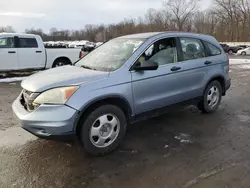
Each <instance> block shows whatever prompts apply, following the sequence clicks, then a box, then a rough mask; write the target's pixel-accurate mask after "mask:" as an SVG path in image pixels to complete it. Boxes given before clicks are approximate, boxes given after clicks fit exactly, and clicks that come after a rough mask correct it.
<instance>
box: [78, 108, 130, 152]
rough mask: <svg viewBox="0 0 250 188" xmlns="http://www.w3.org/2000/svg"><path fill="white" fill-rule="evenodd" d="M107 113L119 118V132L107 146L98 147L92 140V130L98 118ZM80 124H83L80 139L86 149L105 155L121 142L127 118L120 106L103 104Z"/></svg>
mask: <svg viewBox="0 0 250 188" xmlns="http://www.w3.org/2000/svg"><path fill="white" fill-rule="evenodd" d="M106 114H113V115H114V116H116V118H117V119H118V120H119V122H120V128H119V133H117V134H118V135H117V137H116V138H115V139H114V141H113V142H112V143H111V144H110V145H108V146H107V147H97V146H96V145H94V144H93V143H92V141H91V136H90V131H91V128H92V125H93V124H94V123H95V122H96V120H97V119H98V118H99V117H101V116H103V115H106ZM79 126H81V130H80V134H79V136H80V141H81V143H82V144H83V147H84V149H85V150H86V151H87V152H88V153H90V154H92V155H104V154H107V153H109V152H112V151H113V150H115V149H116V148H117V147H118V145H119V144H120V143H121V141H122V139H123V137H124V135H125V133H126V128H127V120H126V116H125V114H124V112H123V111H122V110H121V109H120V108H119V107H117V106H114V105H103V106H100V107H98V108H96V109H95V110H94V111H92V112H91V113H90V114H89V115H88V117H87V118H86V119H85V120H81V121H80V124H79Z"/></svg>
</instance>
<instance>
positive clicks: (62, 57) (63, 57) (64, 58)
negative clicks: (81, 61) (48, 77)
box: [52, 56, 72, 67]
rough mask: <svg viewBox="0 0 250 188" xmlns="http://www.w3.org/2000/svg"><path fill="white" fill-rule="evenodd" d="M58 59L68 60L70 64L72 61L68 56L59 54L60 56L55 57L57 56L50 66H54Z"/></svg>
mask: <svg viewBox="0 0 250 188" xmlns="http://www.w3.org/2000/svg"><path fill="white" fill-rule="evenodd" d="M58 60H66V61H68V62H69V65H72V62H71V60H70V59H69V58H68V57H65V56H61V57H57V58H56V59H55V60H54V61H53V64H52V67H55V63H56V62H57V61H58Z"/></svg>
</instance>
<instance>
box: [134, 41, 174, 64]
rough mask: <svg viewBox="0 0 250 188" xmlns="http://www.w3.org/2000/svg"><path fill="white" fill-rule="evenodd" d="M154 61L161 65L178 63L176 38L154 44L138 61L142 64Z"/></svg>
mask: <svg viewBox="0 0 250 188" xmlns="http://www.w3.org/2000/svg"><path fill="white" fill-rule="evenodd" d="M145 61H153V62H155V63H157V64H158V65H159V66H160V65H165V64H169V63H175V62H178V58H177V48H176V39H175V38H166V39H162V40H159V41H157V42H155V43H154V44H152V45H151V46H150V47H149V48H148V49H147V50H146V51H145V52H144V53H143V54H142V55H141V57H140V58H139V59H138V62H139V63H140V64H143V63H144V62H145Z"/></svg>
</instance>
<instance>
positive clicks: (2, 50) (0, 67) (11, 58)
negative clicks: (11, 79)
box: [0, 37, 19, 71]
mask: <svg viewBox="0 0 250 188" xmlns="http://www.w3.org/2000/svg"><path fill="white" fill-rule="evenodd" d="M18 69H19V67H18V55H17V48H15V43H14V37H1V38H0V71H5V70H18Z"/></svg>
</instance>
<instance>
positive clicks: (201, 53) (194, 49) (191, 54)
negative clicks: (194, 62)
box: [180, 38, 206, 61]
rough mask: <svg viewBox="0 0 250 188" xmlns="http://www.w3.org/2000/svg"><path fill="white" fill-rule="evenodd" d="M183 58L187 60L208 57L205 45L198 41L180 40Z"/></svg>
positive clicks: (190, 39) (191, 39)
mask: <svg viewBox="0 0 250 188" xmlns="http://www.w3.org/2000/svg"><path fill="white" fill-rule="evenodd" d="M180 41H181V47H182V51H183V57H184V61H185V60H191V59H199V58H204V57H205V56H206V54H205V49H204V46H203V44H202V43H201V41H200V40H198V39H193V38H180Z"/></svg>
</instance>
